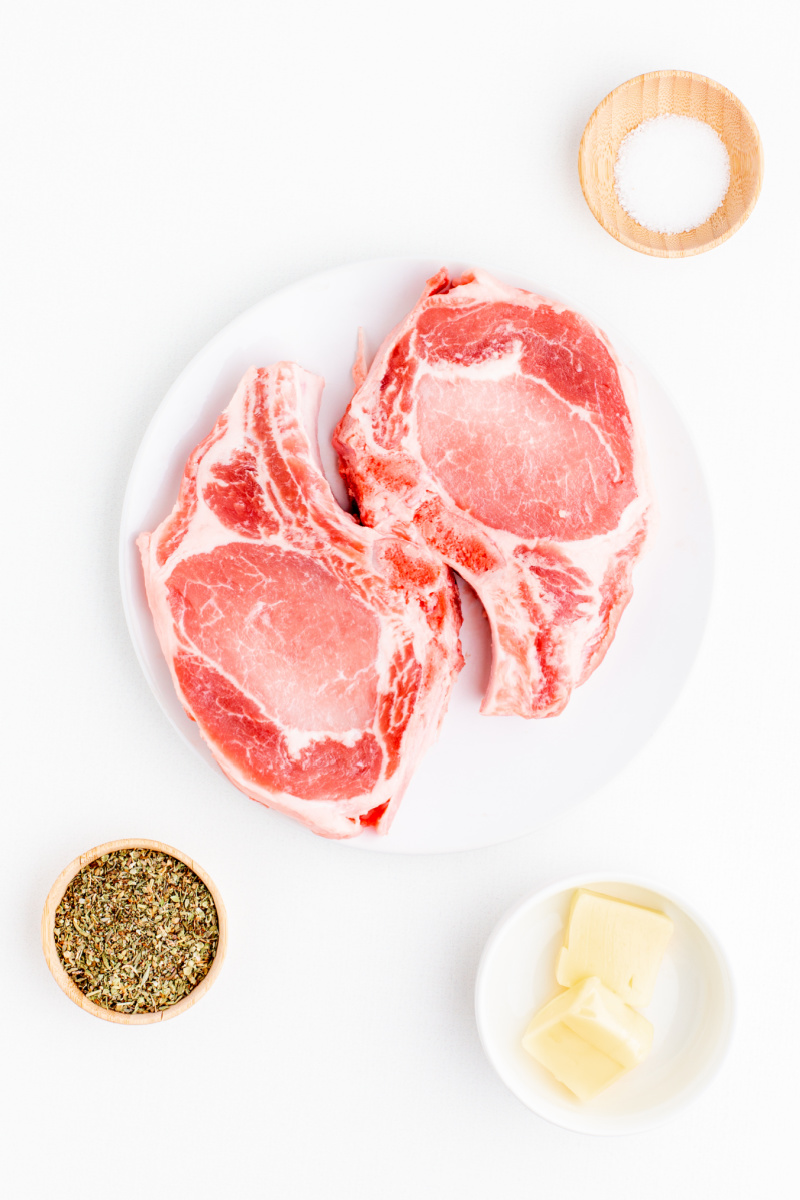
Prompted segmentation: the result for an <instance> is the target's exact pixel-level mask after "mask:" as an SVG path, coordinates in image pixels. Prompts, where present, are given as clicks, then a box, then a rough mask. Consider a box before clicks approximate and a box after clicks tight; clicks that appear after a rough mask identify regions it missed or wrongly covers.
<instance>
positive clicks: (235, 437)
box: [138, 363, 462, 838]
mask: <svg viewBox="0 0 800 1200" xmlns="http://www.w3.org/2000/svg"><path fill="white" fill-rule="evenodd" d="M322 387H323V382H322V380H321V379H319V378H318V377H317V376H315V375H311V374H309V373H308V372H307V371H304V370H303V369H302V368H301V367H298V366H295V365H294V364H292V363H278V364H277V366H273V367H269V368H267V369H262V370H255V369H253V370H251V371H249V372H248V374H247V375H245V377H244V379H243V380H242V382H241V383H240V384H239V387H238V389H237V391H236V394H235V395H234V397H233V399H232V401H231V403H230V404H229V406H228V408H227V409H226V410H225V412H224V413H223V414H222V416H221V417H220V418H219V420H218V421H217V424H216V425H215V427H214V429H213V430H212V432H211V433H210V434H209V436H208V437H207V438H206V439H205V441H203V442H201V444H200V445H199V446H198V447H197V449H196V450H195V451H194V453H193V454H192V456H191V458H190V459H189V462H188V463H187V466H186V471H185V474H184V477H183V483H182V485H181V490H180V496H179V498H178V502H177V504H176V506H175V509H174V511H173V512H172V514H171V516H169V517H167V519H166V520H165V521H164V522H162V524H161V525H159V527H158V529H157V530H156V531H155V533H152V534H147V533H144V534H142V535H141V537H140V538H139V539H138V545H139V549H140V551H141V555H142V563H143V566H144V574H145V581H146V586H147V599H148V602H149V604H150V608H151V611H152V613H153V617H154V620H155V625H156V630H157V633H158V637H159V641H160V643H161V648H162V650H163V651H164V654H165V656H166V659H167V662H168V664H169V668H170V671H171V673H172V678H173V682H174V684H175V687H176V689H177V692H178V696H179V697H180V699H181V702H182V704H183V706H184V708H185V709H186V711H187V713H188V714H189V716H190V717H191V718H192V719H193V720H195V721H197V724H198V726H199V728H200V731H201V733H202V735H203V737H204V738H205V740H206V741H207V743H208V745H209V747H210V748H211V751H212V753H213V754H214V757H215V758H216V760H217V762H218V763H219V765H220V766H221V767H222V770H223V771H224V772H225V774H226V775H227V776H228V778H229V779H230V780H231V781H232V782H233V783H234V784H235V785H236V786H237V787H238V788H240V789H241V790H242V791H243V792H245V793H246V795H248V796H251V797H252V798H253V799H254V800H260V801H261V802H262V803H263V804H266V805H267V806H268V807H270V808H277V809H280V810H282V811H283V812H286V813H289V814H291V815H292V816H294V817H297V818H298V819H299V820H300V821H302V822H303V823H304V824H306V825H308V826H310V828H311V829H313V830H314V831H315V832H316V833H320V834H323V835H325V836H327V837H333V838H343V837H351V836H352V835H353V834H356V833H359V832H361V830H362V829H363V828H364V827H365V826H374V827H376V828H377V829H379V830H380V831H385V830H386V829H388V827H389V824H390V822H391V819H392V816H393V815H394V812H395V810H396V808H397V805H398V803H399V802H400V798H401V796H402V794H403V791H404V789H405V787H406V785H407V784H408V781H409V779H410V777H411V774H412V772H413V770H414V768H415V766H416V765H417V763H418V761H419V759H420V756H421V755H422V753H423V752H424V750H425V749H426V747H427V746H428V745H429V744H430V743H431V742H432V741H433V739H434V738H435V736H436V734H437V732H438V729H439V725H440V722H441V720H442V717H443V715H444V712H445V709H446V707H447V701H448V698H449V696H450V690H451V686H452V683H453V680H454V679H455V676H456V675H457V673H458V671H459V669H460V667H461V662H462V660H461V650H460V645H459V638H458V631H459V627H460V623H461V614H460V608H459V604H458V593H457V591H456V589H455V586H454V583H453V579H452V576H451V574H450V572H449V571H448V570H447V568H446V567H444V566H443V565H442V564H441V562H440V560H439V559H438V557H437V556H435V555H432V554H431V553H430V551H429V550H427V548H426V547H425V546H424V545H422V544H418V545H415V544H413V543H412V542H410V541H408V540H407V539H406V538H400V537H395V536H393V535H392V534H391V533H379V532H376V531H375V530H373V529H365V528H363V527H362V526H360V525H357V524H356V522H355V521H354V520H353V518H352V517H350V516H349V515H348V514H347V513H345V512H343V511H342V509H341V508H340V507H339V505H338V504H337V503H336V500H335V499H334V497H333V494H332V493H331V490H330V487H329V486H328V483H327V481H326V479H325V477H324V475H323V473H322V466H321V463H320V460H319V452H318V448H317V440H316V423H317V414H318V411H319V402H320V397H321V394H322Z"/></svg>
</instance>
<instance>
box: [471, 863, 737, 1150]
mask: <svg viewBox="0 0 800 1200" xmlns="http://www.w3.org/2000/svg"><path fill="white" fill-rule="evenodd" d="M579 887H585V888H589V889H590V890H591V891H595V892H602V893H603V894H605V895H610V896H616V897H617V898H618V899H620V900H629V901H631V902H632V903H634V904H642V905H644V906H645V907H646V908H655V909H657V910H658V911H660V912H665V913H666V914H667V916H668V917H670V918H671V919H672V922H673V924H674V930H673V934H672V938H671V939H670V942H669V944H668V946H667V950H666V953H665V955H664V960H663V962H662V964H661V970H660V971H659V974H658V978H657V980H656V987H655V991H654V993H653V999H652V1001H651V1003H650V1004H649V1005H648V1006H647V1008H646V1009H644V1010H643V1012H644V1015H645V1016H646V1017H647V1019H648V1021H650V1023H651V1024H652V1026H653V1047H652V1050H651V1051H650V1054H649V1055H648V1057H647V1058H646V1059H645V1060H644V1062H642V1063H640V1064H639V1065H638V1066H637V1067H635V1068H634V1069H633V1070H632V1071H630V1072H629V1073H628V1074H626V1075H624V1076H623V1077H622V1078H621V1079H619V1080H618V1081H617V1082H616V1083H614V1084H612V1085H611V1087H609V1088H608V1089H607V1090H606V1091H605V1092H601V1093H600V1095H599V1096H595V1098H594V1099H593V1100H590V1101H588V1102H586V1103H583V1104H581V1103H580V1102H579V1101H577V1100H576V1099H575V1098H574V1097H573V1096H572V1094H571V1093H570V1092H569V1091H568V1089H567V1088H565V1087H564V1086H563V1084H560V1083H559V1082H558V1080H557V1079H556V1078H555V1077H554V1076H553V1075H551V1074H550V1072H549V1071H547V1070H546V1069H545V1068H544V1067H543V1066H541V1064H540V1063H538V1062H536V1060H535V1059H533V1058H531V1056H530V1055H529V1054H528V1053H527V1052H526V1051H525V1050H523V1048H522V1035H523V1034H524V1032H525V1029H526V1028H527V1025H528V1022H529V1021H530V1019H531V1017H532V1016H533V1014H534V1013H535V1012H538V1011H539V1009H540V1008H542V1006H543V1005H545V1004H546V1003H547V1001H548V1000H551V999H552V998H553V996H556V995H558V994H559V992H560V991H561V990H562V989H561V988H560V987H559V985H558V983H557V981H556V959H557V956H558V951H559V949H560V947H561V946H562V944H563V941H564V928H565V926H566V923H567V918H568V915H569V906H570V901H571V899H572V895H573V892H574V891H575V889H576V888H579ZM475 1012H476V1018H477V1022H478V1032H479V1034H480V1038H481V1042H482V1043H483V1048H484V1050H485V1051H486V1054H487V1056H488V1058H489V1061H490V1062H491V1063H492V1066H493V1067H494V1068H495V1070H496V1071H497V1073H498V1075H499V1076H500V1078H501V1079H502V1080H503V1082H504V1083H505V1084H506V1086H507V1087H509V1088H510V1089H511V1091H512V1092H513V1093H514V1095H515V1096H517V1097H519V1099H520V1100H521V1101H522V1102H523V1104H525V1105H527V1107H528V1108H530V1109H532V1110H533V1112H535V1113H537V1114H538V1115H539V1116H541V1117H545V1118H546V1119H547V1120H548V1121H552V1122H554V1123H555V1124H556V1125H561V1126H563V1127H564V1128H565V1129H573V1130H575V1131H577V1132H579V1133H604V1134H611V1133H635V1132H638V1131H639V1130H642V1129H648V1128H650V1127H651V1126H654V1125H660V1124H661V1123H662V1122H664V1121H666V1120H668V1119H669V1118H670V1117H672V1116H674V1115H675V1114H676V1113H678V1112H679V1111H680V1110H681V1109H682V1108H684V1107H685V1106H686V1105H687V1104H689V1103H690V1102H691V1101H692V1100H693V1099H694V1098H695V1097H696V1096H697V1095H699V1093H700V1092H701V1091H702V1090H703V1089H704V1088H705V1087H707V1085H708V1084H709V1083H710V1082H711V1080H712V1078H713V1077H714V1075H715V1074H716V1072H717V1070H718V1069H719V1067H720V1065H721V1063H722V1060H723V1058H724V1057H725V1054H726V1052H727V1050H728V1047H729V1045H730V1039H731V1034H732V1031H733V1017H734V999H733V984H732V982H731V975H730V968H729V967H728V963H727V959H726V958H725V955H724V953H723V951H722V949H721V948H720V946H719V943H718V942H717V940H716V938H715V937H714V935H713V934H712V933H711V932H710V930H709V929H708V928H707V927H706V925H705V924H704V922H703V921H702V920H701V919H700V917H698V916H697V914H696V913H694V912H692V910H691V909H690V908H688V907H687V905H686V904H685V903H684V902H683V901H682V900H679V899H678V898H677V897H676V896H674V895H672V894H671V893H670V892H668V891H665V890H664V889H663V888H662V887H660V886H655V885H653V884H651V883H647V882H645V881H643V880H634V879H631V878H630V877H622V878H620V877H619V876H615V877H613V878H609V877H608V876H601V877H599V878H598V877H597V876H583V877H581V878H575V879H567V880H562V881H561V882H559V883H556V884H553V885H552V886H551V887H548V888H545V889H544V890H543V891H541V892H537V893H536V894H535V895H533V896H530V897H528V899H526V900H523V901H522V903H521V904H518V905H517V906H516V907H515V908H514V909H512V911H511V912H510V913H509V914H508V915H507V916H506V917H504V918H503V920H502V921H501V922H500V924H499V925H498V927H497V928H496V929H495V931H494V933H493V934H492V936H491V937H490V939H489V941H488V943H487V945H486V949H485V950H484V953H483V957H482V958H481V962H480V966H479V968H478V977H477V983H476V987H475Z"/></svg>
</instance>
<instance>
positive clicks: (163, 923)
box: [42, 839, 227, 1025]
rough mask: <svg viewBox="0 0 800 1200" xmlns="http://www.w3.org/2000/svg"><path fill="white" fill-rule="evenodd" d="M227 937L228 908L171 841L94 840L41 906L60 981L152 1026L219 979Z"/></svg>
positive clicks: (94, 1003) (110, 1016)
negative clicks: (226, 908)
mask: <svg viewBox="0 0 800 1200" xmlns="http://www.w3.org/2000/svg"><path fill="white" fill-rule="evenodd" d="M226 944H227V918H226V915H225V906H224V905H223V903H222V899H221V897H220V895H219V892H218V891H217V889H216V887H215V886H214V884H213V883H212V881H211V880H210V879H209V877H208V875H206V873H205V871H203V870H202V869H201V868H200V867H198V865H197V863H195V862H193V861H192V859H191V858H187V857H186V855H185V854H181V852H180V850H175V849H174V848H173V847H172V846H167V845H165V844H164V843H163V842H150V841H142V840H133V839H127V840H122V841H118V842H105V843H104V844H103V845H102V846H95V848H94V849H93V850H89V851H88V852H87V853H86V854H82V855H81V856H80V858H76V859H75V861H74V862H72V863H70V865H69V866H68V867H67V868H66V869H65V870H64V871H62V872H61V874H60V875H59V877H58V879H57V880H56V881H55V883H54V884H53V887H52V888H51V890H50V895H49V896H48V897H47V901H46V903H45V906H44V912H43V913H42V946H43V949H44V956H45V958H46V959H47V965H48V966H49V968H50V970H51V971H52V973H53V976H54V977H55V980H56V983H57V984H58V985H59V987H60V988H61V989H62V991H64V992H66V994H67V995H68V996H69V998H70V1000H72V1001H73V1002H74V1003H75V1004H77V1005H78V1006H79V1007H80V1008H82V1009H83V1010H84V1012H88V1013H91V1014H92V1015H93V1016H95V1017H100V1018H102V1020H104V1021H114V1022H116V1023H117V1024H118V1025H148V1024H151V1023H153V1022H154V1021H166V1020H167V1019H168V1018H169V1017H177V1016H178V1015H179V1014H180V1013H182V1012H186V1010H187V1008H191V1007H192V1005H193V1004H196V1003H197V1001H198V1000H199V999H200V997H201V996H203V995H204V994H205V993H206V992H207V991H208V989H209V988H210V987H211V985H212V983H213V982H214V980H215V979H216V978H217V975H218V974H219V972H220V969H221V967H222V961H223V959H224V957H225V949H226Z"/></svg>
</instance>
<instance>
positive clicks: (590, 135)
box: [578, 71, 764, 258]
mask: <svg viewBox="0 0 800 1200" xmlns="http://www.w3.org/2000/svg"><path fill="white" fill-rule="evenodd" d="M678 81H691V82H692V84H697V85H700V86H704V87H707V88H708V89H709V90H710V91H712V92H714V93H716V94H717V95H718V96H719V97H720V99H721V100H722V101H723V102H727V104H728V105H730V106H731V107H733V108H735V109H736V110H737V111H738V113H739V115H740V118H741V124H742V127H743V128H745V129H746V130H747V133H748V135H749V137H750V138H751V140H752V144H753V147H754V150H753V155H752V164H751V167H752V179H751V186H752V192H751V194H750V195H749V198H748V200H747V203H746V204H745V207H744V209H743V211H742V212H741V213H740V215H739V216H738V217H737V218H736V219H735V220H734V221H732V222H731V223H730V224H728V225H727V226H726V227H725V229H724V230H723V231H722V232H720V233H719V234H718V235H717V236H713V237H711V236H708V235H709V233H711V232H713V225H714V224H715V223H716V224H718V223H719V220H718V213H716V214H712V216H711V217H709V219H708V221H706V222H704V224H702V225H698V226H697V227H696V228H695V229H691V230H688V231H687V232H686V233H683V234H657V233H653V231H652V230H647V229H645V228H644V227H643V226H641V225H639V224H638V223H637V222H636V221H634V220H633V218H632V217H631V216H630V214H629V213H627V212H626V211H625V209H624V208H622V206H621V205H620V203H619V201H618V200H617V197H616V193H614V192H613V189H612V194H609V193H608V192H607V193H606V200H607V201H608V206H607V207H606V208H604V207H603V206H602V205H601V204H600V202H599V200H598V196H597V190H598V189H597V186H596V175H597V157H596V152H597V147H596V146H595V145H594V137H595V134H596V131H597V127H598V124H599V123H600V121H601V120H602V119H603V117H604V116H605V114H606V112H607V110H608V109H609V108H612V106H613V105H614V104H615V103H617V104H619V103H620V100H621V98H622V97H623V96H624V95H625V94H626V93H628V92H632V93H633V92H635V91H636V90H637V89H640V90H641V91H642V92H643V91H644V89H645V86H646V85H647V84H648V83H650V84H652V83H653V82H656V83H657V84H660V83H661V82H665V83H667V84H669V83H672V82H675V83H677V82H678ZM672 111H675V109H673V108H671V107H669V106H665V107H659V109H658V112H659V114H660V113H668V112H672ZM654 115H655V114H654ZM643 119H646V118H645V117H644V115H643V114H642V113H640V115H639V117H638V119H637V120H636V121H635V122H634V123H633V124H632V125H631V126H630V129H633V128H635V127H636V125H638V124H640V123H641V121H642V120H643ZM630 129H628V130H627V131H626V132H630ZM717 132H720V131H719V130H717ZM623 136H624V135H623ZM720 136H721V137H723V141H725V140H726V139H725V137H724V136H723V134H722V133H720ZM620 140H621V139H620ZM726 147H727V149H728V153H729V155H730V158H731V186H733V184H734V180H735V178H736V175H737V162H736V159H737V158H738V156H737V155H735V154H732V153H731V146H730V145H729V144H728V143H727V142H726ZM617 148H618V144H617ZM614 157H616V149H615V152H614ZM763 174H764V151H763V147H762V144H761V137H760V135H759V132H758V127H757V126H756V123H755V121H754V120H753V118H752V117H751V115H750V113H749V112H748V111H747V109H746V108H745V106H744V105H743V104H742V102H741V100H739V99H738V97H737V96H735V95H734V94H733V92H731V91H729V90H728V88H726V87H723V86H722V84H721V83H717V82H716V81H715V80H713V79H709V77H708V76H707V75H698V74H696V73H695V72H694V71H647V72H645V74H643V75H636V76H635V77H634V78H633V79H628V80H626V81H625V82H624V83H621V84H619V86H618V87H616V88H614V90H613V91H611V92H609V93H608V95H607V96H605V97H604V98H603V99H602V100H601V101H600V103H599V104H598V106H597V108H596V109H595V110H594V112H593V113H592V115H591V117H590V118H589V120H588V121H587V123H586V127H585V129H584V131H583V136H582V138H581V144H580V148H579V150H578V175H579V177H580V181H581V188H582V190H583V195H584V198H585V199H586V203H587V204H588V205H589V208H590V209H591V212H592V215H593V216H594V217H595V219H596V220H597V221H598V222H599V223H600V225H602V227H603V228H604V229H605V230H606V232H607V233H610V234H611V236H612V237H613V238H615V239H616V241H618V242H621V243H622V244H623V245H625V246H628V247H629V248H630V249H631V250H637V251H639V253H641V254H650V255H654V256H655V257H658V258H687V257H689V256H690V255H693V254H703V253H704V252H705V251H706V250H713V249H714V247H715V246H719V245H721V244H722V242H725V241H727V240H728V238H729V237H732V236H733V234H734V233H736V232H737V230H739V229H741V227H742V225H743V224H744V223H745V221H746V220H747V218H748V217H749V216H750V214H751V212H752V211H753V209H754V208H755V205H756V201H757V200H758V197H759V194H760V192H761V183H762V180H763ZM729 191H730V189H729ZM725 204H726V201H723V205H722V207H724V206H725ZM621 226H627V227H628V228H630V227H631V226H633V228H634V229H641V231H642V235H643V239H642V240H637V238H636V237H635V236H633V234H632V233H629V232H626V230H625V228H621ZM704 239H705V240H704ZM648 241H649V242H651V243H653V242H657V243H658V244H657V245H653V244H650V245H648V244H647V242H648Z"/></svg>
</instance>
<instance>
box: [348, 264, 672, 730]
mask: <svg viewBox="0 0 800 1200" xmlns="http://www.w3.org/2000/svg"><path fill="white" fill-rule="evenodd" d="M354 375H355V379H356V385H357V390H356V393H355V395H354V397H353V399H352V401H351V403H350V405H349V407H348V409H347V412H346V413H345V416H344V417H343V418H342V420H341V422H340V424H339V427H338V429H337V431H336V434H335V437H334V445H335V446H336V449H337V451H338V453H339V455H340V459H341V470H342V475H343V477H344V479H345V482H346V483H347V487H348V490H349V492H350V494H351V496H352V497H353V499H354V501H355V503H356V504H357V506H358V510H359V513H360V515H361V519H362V520H363V521H364V522H365V523H366V524H368V525H370V526H372V527H373V528H375V529H379V530H386V531H388V530H394V531H405V532H409V533H410V534H411V536H414V537H415V538H416V539H417V541H418V542H419V544H420V545H424V546H427V547H429V548H430V549H432V550H434V551H436V552H437V553H438V554H439V555H440V556H441V559H442V561H443V562H445V563H447V564H448V565H449V566H451V567H452V568H453V569H454V570H456V571H458V572H459V573H460V574H461V575H462V576H463V578H464V579H466V580H467V581H468V582H469V583H470V584H471V585H472V587H473V588H474V589H475V591H476V592H477V594H478V597H479V598H480V600H481V602H482V604H483V606H484V609H485V611H486V615H487V617H488V620H489V625H490V627H491V635H492V649H493V657H492V672H491V679H490V682H489V686H488V690H487V692H486V695H485V697H484V701H483V706H482V712H484V713H490V714H510V713H518V714H520V715H522V716H525V717H544V716H553V715H555V714H556V713H559V712H561V710H562V709H563V708H564V706H565V704H566V703H567V701H568V699H569V697H570V694H571V692H572V690H573V688H575V687H576V686H577V685H578V684H580V683H582V682H583V681H584V680H585V679H586V678H587V677H588V676H589V675H590V674H591V672H592V671H593V670H594V669H595V667H596V666H597V665H598V663H599V662H600V661H601V659H602V658H603V656H604V654H605V653H606V650H607V649H608V647H609V645H610V643H611V641H612V639H613V637H614V633H615V631H616V628H617V623H618V621H619V618H620V614H621V613H622V611H623V609H624V608H625V605H626V604H627V603H628V600H629V599H630V596H631V591H632V588H631V571H632V568H633V564H634V562H635V560H636V558H637V557H638V555H639V554H640V552H641V550H642V547H643V544H644V540H645V534H646V529H647V512H648V506H649V497H648V487H647V480H646V472H645V466H644V458H643V451H642V446H641V443H640V439H639V437H638V435H637V431H636V428H635V426H634V413H633V403H632V401H633V380H632V378H631V376H630V374H629V372H628V371H627V369H626V368H625V367H624V366H623V365H622V364H621V363H620V362H619V360H618V359H617V357H616V355H615V353H614V351H613V349H612V348H611V346H610V344H609V343H608V341H607V339H606V338H605V337H604V335H603V334H602V333H601V332H600V330H598V329H596V328H595V327H594V326H593V325H592V324H591V323H590V322H589V321H587V320H586V319H585V318H583V317H581V316H579V315H578V314H577V313H574V312H570V311H569V310H567V309H565V308H563V307H562V306H560V305H557V304H553V303H550V302H548V301H547V300H544V299H542V297H540V296H536V295H533V294H532V293H530V292H525V291H521V290H519V289H517V288H511V287H506V286H505V285H503V284H501V283H498V282H497V281H496V280H494V279H492V278H490V277H489V276H488V275H485V274H483V273H480V272H477V273H475V274H474V275H468V276H465V278H464V279H462V280H461V281H460V282H451V280H450V279H449V277H448V274H447V272H446V271H444V270H442V271H440V272H439V273H438V274H437V275H435V276H434V277H433V278H432V279H431V280H429V281H428V285H427V287H426V288H425V291H424V293H423V295H422V297H421V299H420V301H419V303H418V304H417V305H416V307H415V308H414V309H413V311H412V312H411V313H409V315H408V316H407V317H406V318H405V320H404V321H403V322H402V323H401V324H400V325H399V326H398V327H397V328H396V329H395V330H394V331H393V333H391V334H390V335H389V337H388V338H387V339H386V341H385V342H384V343H383V345H382V346H381V348H380V349H379V351H378V353H377V355H376V357H375V359H374V361H373V363H372V366H371V367H370V369H369V371H368V372H367V370H366V364H365V362H364V361H363V354H361V353H360V356H359V360H358V361H357V363H356V369H355V372H354Z"/></svg>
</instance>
